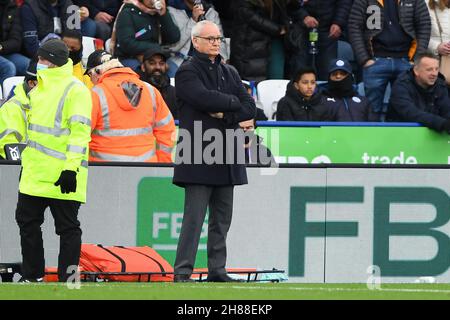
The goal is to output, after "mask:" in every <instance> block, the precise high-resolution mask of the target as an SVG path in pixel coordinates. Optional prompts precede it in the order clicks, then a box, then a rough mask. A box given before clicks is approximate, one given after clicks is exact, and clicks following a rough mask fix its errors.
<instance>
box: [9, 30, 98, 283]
mask: <svg viewBox="0 0 450 320" xmlns="http://www.w3.org/2000/svg"><path fill="white" fill-rule="evenodd" d="M38 57H39V61H38V64H37V78H38V85H37V87H36V88H35V89H34V90H33V91H32V92H30V94H29V97H30V106H31V111H30V113H29V116H28V142H27V147H26V148H25V150H24V151H23V153H22V175H21V179H20V184H19V199H18V204H17V209H16V221H17V223H18V225H19V228H20V237H21V246H22V258H23V264H22V280H23V281H26V282H27V281H39V280H41V279H42V277H43V276H44V269H45V262H44V248H43V242H42V232H41V227H40V226H41V224H42V223H43V222H44V211H45V209H46V208H47V207H50V211H51V213H52V215H53V218H54V220H55V227H56V234H57V235H59V236H60V252H59V257H58V277H59V281H66V280H67V278H68V277H69V276H70V275H71V274H72V273H73V272H74V271H76V268H77V266H78V262H79V258H80V249H81V229H80V223H79V221H78V218H77V216H78V209H79V207H80V204H81V203H83V202H85V201H86V185H87V171H88V170H87V165H88V163H87V157H88V144H89V141H90V125H91V120H90V119H91V111H92V101H91V96H90V92H89V90H88V89H87V88H86V86H85V85H84V84H82V83H81V82H80V81H79V80H78V79H76V78H75V77H73V76H72V60H70V59H69V58H68V57H69V51H68V49H67V47H66V45H65V44H64V42H62V41H61V40H56V39H52V40H48V41H47V42H45V43H44V44H43V45H42V46H41V47H40V48H39V49H38Z"/></svg>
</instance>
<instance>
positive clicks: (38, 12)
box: [20, 0, 80, 57]
mask: <svg viewBox="0 0 450 320" xmlns="http://www.w3.org/2000/svg"><path fill="white" fill-rule="evenodd" d="M71 6H73V4H72V1H71V0H58V4H57V5H56V7H55V8H54V9H55V11H57V12H58V14H57V15H54V12H53V10H52V7H51V5H50V3H49V1H48V0H25V3H24V4H23V6H22V7H21V8H20V10H21V12H20V14H21V20H22V29H23V30H22V31H23V38H24V45H25V50H26V52H27V54H28V56H30V57H33V56H34V55H35V54H36V52H37V50H38V48H39V41H41V40H42V39H44V38H45V37H46V36H47V35H48V34H49V33H54V32H55V29H54V22H53V17H54V16H55V17H56V16H57V17H59V18H60V19H61V28H62V30H61V32H62V33H63V32H64V30H66V29H74V28H76V25H74V19H73V18H71V14H73V11H71V9H70V8H71ZM78 30H80V29H78Z"/></svg>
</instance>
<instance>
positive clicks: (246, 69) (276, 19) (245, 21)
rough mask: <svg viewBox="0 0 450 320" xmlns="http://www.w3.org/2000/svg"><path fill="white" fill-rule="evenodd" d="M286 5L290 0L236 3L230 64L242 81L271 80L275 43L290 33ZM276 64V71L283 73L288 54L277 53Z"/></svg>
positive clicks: (258, 0)
mask: <svg viewBox="0 0 450 320" xmlns="http://www.w3.org/2000/svg"><path fill="white" fill-rule="evenodd" d="M286 2H287V1H286V0H242V1H235V2H234V12H233V16H234V22H233V32H232V37H231V59H230V61H231V64H232V65H234V66H235V67H236V69H237V70H238V71H239V74H240V75H241V78H242V79H245V80H254V81H261V80H265V79H267V78H268V74H269V73H268V72H269V64H270V58H271V55H272V43H273V40H274V39H277V38H278V40H280V39H281V37H282V36H283V35H284V34H285V33H286V31H287V28H286V26H287V25H288V20H287V13H286ZM279 43H280V42H277V44H279ZM276 48H280V47H279V46H276ZM278 51H279V50H278ZM279 53H282V52H279ZM273 62H275V63H276V64H277V65H276V66H274V67H275V69H278V70H281V74H282V72H283V70H284V53H282V54H276V59H273ZM275 73H280V72H275ZM280 78H283V77H280Z"/></svg>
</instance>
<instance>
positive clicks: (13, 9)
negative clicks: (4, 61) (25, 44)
mask: <svg viewBox="0 0 450 320" xmlns="http://www.w3.org/2000/svg"><path fill="white" fill-rule="evenodd" d="M0 10H1V21H0V23H1V30H0V44H1V45H2V47H3V49H2V51H0V54H1V55H4V54H10V53H18V52H20V50H21V48H22V25H21V23H20V12H19V9H18V8H17V5H16V2H15V0H10V1H9V2H8V4H6V5H5V6H1V7H0Z"/></svg>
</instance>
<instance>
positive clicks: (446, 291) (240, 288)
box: [0, 282, 450, 294]
mask: <svg viewBox="0 0 450 320" xmlns="http://www.w3.org/2000/svg"><path fill="white" fill-rule="evenodd" d="M17 285H19V286H22V285H23V286H24V287H25V286H30V285H31V286H41V285H47V286H48V285H57V286H63V284H61V283H44V284H37V283H36V284H34V283H33V284H25V285H24V284H17ZM151 285H152V283H148V284H137V283H123V282H122V283H113V282H109V283H96V284H85V283H81V288H83V287H84V288H86V289H88V288H89V287H91V288H92V287H102V286H105V287H121V288H124V287H125V288H126V287H128V288H149V287H151ZM172 285H174V286H176V287H181V288H182V287H189V288H192V289H208V290H209V289H230V288H232V289H239V290H260V291H315V290H316V291H328V292H333V291H348V292H368V291H369V292H412V293H421V292H423V293H448V294H450V289H448V290H445V289H400V288H398V289H396V288H382V287H381V289H380V290H371V289H366V288H325V287H299V288H293V287H288V288H286V287H264V286H246V285H243V286H242V285H241V286H236V285H234V286H220V285H219V286H211V285H206V284H204V283H198V284H195V285H194V286H192V284H189V285H187V284H182V283H180V284H172V283H167V286H172ZM0 288H1V286H0Z"/></svg>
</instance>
